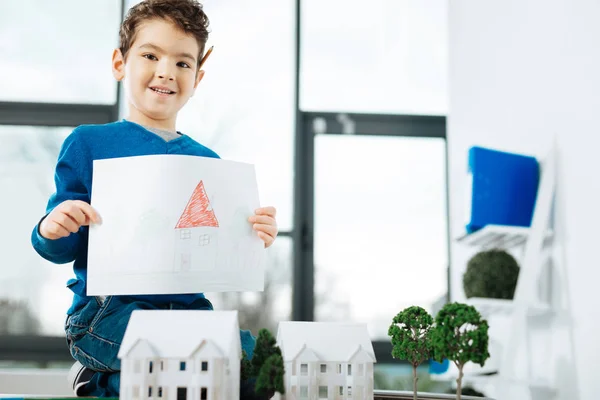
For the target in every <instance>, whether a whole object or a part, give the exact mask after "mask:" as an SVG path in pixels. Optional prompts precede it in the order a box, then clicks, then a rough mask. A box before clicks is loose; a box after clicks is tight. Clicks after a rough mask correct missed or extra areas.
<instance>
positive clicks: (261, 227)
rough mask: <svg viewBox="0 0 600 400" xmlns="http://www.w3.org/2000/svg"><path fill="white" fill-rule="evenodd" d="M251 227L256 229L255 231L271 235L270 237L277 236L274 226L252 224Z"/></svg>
mask: <svg viewBox="0 0 600 400" xmlns="http://www.w3.org/2000/svg"><path fill="white" fill-rule="evenodd" d="M253 228H254V229H255V230H256V231H257V232H264V233H266V234H267V235H269V236H271V237H272V238H275V236H277V228H276V227H274V226H273V225H267V224H254V225H253Z"/></svg>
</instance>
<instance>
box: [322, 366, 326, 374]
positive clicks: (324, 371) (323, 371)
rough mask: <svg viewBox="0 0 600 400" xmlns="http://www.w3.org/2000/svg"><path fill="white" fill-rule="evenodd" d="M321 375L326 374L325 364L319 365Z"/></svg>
mask: <svg viewBox="0 0 600 400" xmlns="http://www.w3.org/2000/svg"><path fill="white" fill-rule="evenodd" d="M321 373H322V374H326V373H327V364H321Z"/></svg>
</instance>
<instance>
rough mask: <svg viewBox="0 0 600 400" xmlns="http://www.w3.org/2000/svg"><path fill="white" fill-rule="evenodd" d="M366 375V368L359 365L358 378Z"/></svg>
mask: <svg viewBox="0 0 600 400" xmlns="http://www.w3.org/2000/svg"><path fill="white" fill-rule="evenodd" d="M364 374H365V366H364V365H363V364H358V376H362V375H364Z"/></svg>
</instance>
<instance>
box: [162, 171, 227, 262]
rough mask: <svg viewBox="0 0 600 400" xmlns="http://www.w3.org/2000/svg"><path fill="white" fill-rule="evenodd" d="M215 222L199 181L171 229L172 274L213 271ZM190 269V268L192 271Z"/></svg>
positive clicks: (215, 245)
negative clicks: (173, 270)
mask: <svg viewBox="0 0 600 400" xmlns="http://www.w3.org/2000/svg"><path fill="white" fill-rule="evenodd" d="M218 227H219V221H218V220H217V217H216V216H215V212H214V210H213V208H212V205H211V204H210V200H209V198H208V195H207V194H206V189H205V188H204V183H203V182H202V181H200V182H199V183H198V185H197V186H196V188H195V189H194V192H193V193H192V195H191V197H190V199H189V200H188V203H187V205H186V207H185V209H184V210H183V212H182V214H181V216H180V217H179V220H178V221H177V224H176V225H175V262H174V263H173V266H174V268H175V270H176V271H194V270H196V271H200V270H202V269H203V267H204V268H206V267H208V268H214V265H215V259H216V256H217V247H218V246H217V244H218V242H217V239H218V236H217V232H218V229H216V228H218ZM192 266H193V267H192Z"/></svg>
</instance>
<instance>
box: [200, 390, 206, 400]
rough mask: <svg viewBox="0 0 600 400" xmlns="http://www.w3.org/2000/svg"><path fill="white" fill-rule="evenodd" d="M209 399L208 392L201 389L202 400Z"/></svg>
mask: <svg viewBox="0 0 600 400" xmlns="http://www.w3.org/2000/svg"><path fill="white" fill-rule="evenodd" d="M207 399H208V390H206V388H205V387H203V388H200V400H207Z"/></svg>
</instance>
